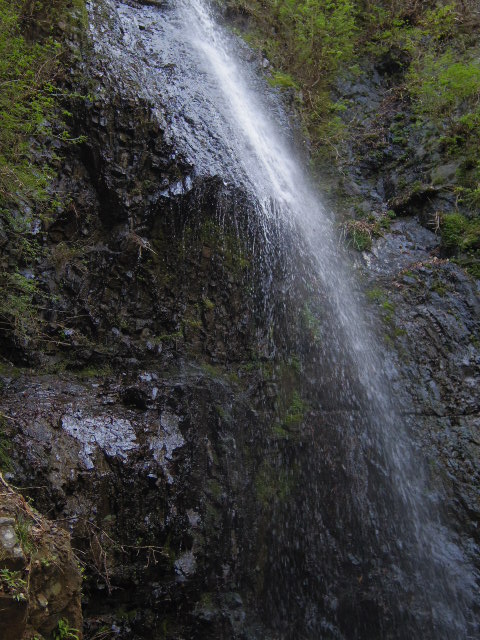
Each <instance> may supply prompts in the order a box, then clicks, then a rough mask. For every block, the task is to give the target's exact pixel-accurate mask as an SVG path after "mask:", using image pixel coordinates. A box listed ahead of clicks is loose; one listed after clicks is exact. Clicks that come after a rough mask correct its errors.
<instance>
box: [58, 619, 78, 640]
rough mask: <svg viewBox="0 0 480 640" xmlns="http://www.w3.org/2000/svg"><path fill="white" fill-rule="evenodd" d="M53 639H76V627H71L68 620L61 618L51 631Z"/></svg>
mask: <svg viewBox="0 0 480 640" xmlns="http://www.w3.org/2000/svg"><path fill="white" fill-rule="evenodd" d="M53 640H78V629H73V628H72V627H71V626H70V625H69V624H68V620H65V618H61V619H60V620H59V621H58V625H57V628H56V629H55V631H54V632H53Z"/></svg>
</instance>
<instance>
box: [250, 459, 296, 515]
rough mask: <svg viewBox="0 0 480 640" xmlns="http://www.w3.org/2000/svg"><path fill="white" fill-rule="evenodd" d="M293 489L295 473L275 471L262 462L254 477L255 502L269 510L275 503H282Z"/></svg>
mask: <svg viewBox="0 0 480 640" xmlns="http://www.w3.org/2000/svg"><path fill="white" fill-rule="evenodd" d="M294 488H295V472H294V470H292V471H288V470H286V469H284V468H282V469H277V468H276V467H274V466H273V465H272V464H271V463H270V462H268V461H264V462H263V463H262V464H261V465H260V468H259V470H258V472H257V474H256V476H255V492H256V496H257V500H258V501H259V502H260V504H261V505H262V506H263V507H264V508H265V509H268V508H271V507H272V506H273V505H274V504H275V503H276V502H284V501H285V500H287V499H288V498H289V496H290V495H291V494H292V492H293V490H294Z"/></svg>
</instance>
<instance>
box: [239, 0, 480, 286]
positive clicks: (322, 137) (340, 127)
mask: <svg viewBox="0 0 480 640" xmlns="http://www.w3.org/2000/svg"><path fill="white" fill-rule="evenodd" d="M227 3H228V5H229V6H230V8H233V9H234V10H236V11H238V12H240V13H242V14H243V15H247V16H248V17H249V20H248V25H249V28H248V33H247V34H246V38H247V39H248V40H249V41H250V42H251V43H252V44H253V45H254V46H257V47H258V48H260V49H261V50H262V51H263V52H264V54H265V55H266V56H267V57H268V58H269V60H270V62H271V63H272V65H273V66H272V72H271V78H270V83H271V84H272V85H274V86H278V87H280V88H288V89H289V90H293V91H295V94H296V98H297V104H298V106H299V110H300V112H301V114H302V117H303V123H304V126H305V132H306V134H307V135H308V137H309V139H310V143H311V149H312V156H313V159H314V162H316V161H319V160H320V161H321V162H323V160H324V159H325V158H327V159H328V161H329V163H330V164H331V160H332V159H333V160H334V161H336V162H337V163H338V164H339V165H342V164H348V162H349V160H348V149H347V147H348V144H347V143H351V142H352V140H354V139H357V138H361V139H362V140H364V142H365V144H368V145H369V149H370V154H369V155H370V158H371V161H372V162H376V163H377V165H378V166H379V167H382V165H383V164H384V162H385V156H384V155H382V152H383V149H385V146H386V140H388V142H389V143H391V144H392V145H393V146H394V147H395V148H396V149H401V150H403V154H404V155H403V158H404V162H408V160H409V152H410V156H411V152H412V151H413V149H411V148H410V149H409V145H410V144H412V143H411V140H413V139H414V138H415V136H416V135H417V134H418V132H424V134H423V137H424V138H425V140H426V142H425V147H426V150H427V152H428V153H430V154H431V155H433V154H437V158H438V157H440V158H441V160H438V163H439V164H441V163H442V162H445V163H447V162H450V163H453V164H457V165H458V170H457V172H456V175H455V176H454V178H453V180H452V183H451V184H449V185H447V186H448V188H449V189H450V190H451V191H453V192H454V194H455V195H456V202H457V205H456V207H457V211H456V212H455V216H457V217H456V218H451V217H449V216H450V214H449V215H448V216H447V215H445V216H442V215H441V214H442V212H439V213H440V215H441V218H442V221H443V222H442V224H441V225H440V228H439V230H440V232H441V236H442V244H443V246H444V247H445V248H446V250H448V252H449V253H450V255H453V256H457V258H458V261H459V262H460V263H462V264H464V265H466V266H467V268H469V270H470V272H471V273H473V274H474V275H475V273H476V272H477V271H480V267H479V266H478V262H479V260H480V257H479V253H478V245H479V240H480V235H479V226H478V224H477V222H476V221H477V220H478V218H479V216H480V160H479V159H478V153H477V150H478V148H479V146H480V62H479V54H480V46H479V44H478V37H477V30H478V25H479V15H478V4H477V3H476V2H474V0H429V1H428V2H413V1H411V2H410V1H406V2H400V1H391V0H380V2H375V3H374V2H372V1H371V0H264V1H263V2H260V0H227ZM244 23H245V21H244ZM358 62H361V63H362V64H363V65H365V64H366V65H367V67H366V68H367V69H368V68H371V66H370V67H369V65H371V64H373V65H374V66H375V67H376V68H377V69H383V71H382V73H384V74H386V75H387V76H389V77H390V78H391V84H392V88H393V89H394V91H393V92H392V93H391V94H390V97H389V99H390V102H392V100H395V101H396V105H397V107H396V108H397V109H398V111H397V113H396V114H392V115H391V120H390V121H389V122H388V124H387V128H386V129H382V126H383V127H384V126H385V125H384V124H383V125H381V126H380V125H379V126H378V128H376V127H373V129H371V130H369V131H364V130H362V129H361V126H362V125H361V124H358V123H357V122H356V121H355V118H353V120H352V118H351V115H350V114H349V113H348V110H347V109H348V99H347V100H346V99H344V98H342V97H341V94H342V92H341V90H339V86H341V82H340V81H341V80H342V78H345V77H348V78H349V79H350V80H352V79H353V82H355V78H356V77H360V76H361V75H362V73H363V71H362V69H361V68H360V66H359V65H358V64H355V63H358ZM367 73H369V72H368V70H367ZM416 132H417V133H416ZM422 144H423V140H422ZM399 157H400V158H401V157H402V156H401V155H400V154H399ZM323 164H325V163H323ZM437 180H438V184H439V185H440V186H442V177H441V176H440V177H438V178H437ZM435 185H436V186H437V182H435ZM399 186H401V185H399ZM423 186H424V191H425V195H426V196H427V195H428V193H427V192H430V191H432V185H428V184H427V185H423ZM405 188H406V190H408V185H405ZM407 195H409V198H411V197H417V195H418V198H421V197H422V193H418V194H415V193H414V192H411V193H409V194H406V195H405V196H404V200H405V201H406V204H408V202H407V201H408V200H409V198H407ZM458 216H461V217H458ZM367 223H368V221H367ZM454 223H455V225H454ZM453 226H456V229H453ZM377 232H378V227H375V226H374V225H369V224H366V223H365V221H364V220H360V221H356V220H355V221H353V222H351V223H348V225H347V227H346V234H345V235H346V238H347V240H348V241H349V242H350V244H351V246H353V247H354V248H355V249H358V250H360V251H365V250H368V249H369V248H370V245H371V242H372V237H373V236H375V235H378V233H377Z"/></svg>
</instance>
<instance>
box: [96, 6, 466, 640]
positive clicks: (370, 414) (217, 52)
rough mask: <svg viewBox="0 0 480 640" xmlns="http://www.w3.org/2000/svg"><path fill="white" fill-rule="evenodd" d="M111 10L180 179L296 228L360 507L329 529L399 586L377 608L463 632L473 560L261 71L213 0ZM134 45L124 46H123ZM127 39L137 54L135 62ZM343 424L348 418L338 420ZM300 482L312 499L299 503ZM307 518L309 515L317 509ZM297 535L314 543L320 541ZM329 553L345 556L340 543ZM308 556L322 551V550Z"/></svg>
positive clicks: (404, 634) (401, 633)
mask: <svg viewBox="0 0 480 640" xmlns="http://www.w3.org/2000/svg"><path fill="white" fill-rule="evenodd" d="M116 10H117V11H118V14H119V15H120V16H121V18H122V31H123V43H124V48H123V49H121V48H119V49H117V50H114V47H113V45H112V50H110V49H109V45H108V42H106V43H105V48H104V50H103V55H105V56H108V57H109V58H111V59H114V60H115V61H116V64H118V65H119V68H120V67H121V68H122V69H124V70H126V71H125V73H127V74H129V73H130V74H133V75H135V76H136V77H137V78H138V82H139V84H140V86H141V87H142V91H143V92H144V96H145V97H146V98H147V99H148V100H149V101H150V102H152V103H153V104H156V103H158V102H159V101H166V100H169V101H171V103H172V104H174V105H175V109H176V113H177V117H173V118H171V120H170V121H169V122H167V123H166V129H167V130H170V131H171V135H172V137H173V138H174V139H175V140H176V142H177V143H178V145H179V146H180V148H181V149H182V152H183V153H184V154H185V157H186V158H187V160H188V162H189V163H190V164H191V166H192V167H193V169H192V178H193V177H195V175H216V176H221V178H222V179H223V180H224V181H225V182H229V183H235V184H237V185H241V186H242V188H243V189H245V191H246V192H248V193H249V194H250V197H251V198H252V200H253V202H254V203H255V208H256V211H257V213H258V216H259V219H260V221H261V224H262V227H263V229H264V234H265V237H266V238H267V239H268V237H269V234H270V233H271V228H272V227H273V226H275V225H278V224H279V223H280V225H281V228H282V229H284V230H285V233H290V234H291V236H292V237H294V238H299V244H298V247H297V251H298V256H299V258H298V259H299V261H301V260H306V261H308V263H309V264H311V265H313V269H314V273H313V275H312V283H313V284H312V287H311V288H312V290H313V292H314V293H315V292H316V291H317V290H318V291H321V292H322V295H323V296H326V298H327V299H328V304H327V306H326V307H325V309H326V310H325V313H326V314H327V315H328V318H327V325H326V326H327V327H328V344H327V345H324V346H323V347H322V349H323V350H324V351H323V352H324V355H325V358H326V359H328V360H329V361H330V363H331V367H332V370H334V371H335V372H336V378H335V379H332V380H331V385H332V390H331V395H332V398H333V400H331V401H330V404H333V405H334V406H335V404H338V406H339V407H340V406H341V407H343V406H354V407H355V413H353V412H352V415H351V416H349V417H348V419H347V421H346V424H347V426H345V425H344V426H343V427H342V426H341V423H339V426H338V429H339V432H338V433H337V436H336V437H338V438H339V439H342V438H345V439H346V438H347V437H348V438H351V440H352V442H351V444H350V445H349V447H347V446H346V445H345V450H348V451H350V454H351V459H345V461H344V467H345V474H346V475H347V476H348V477H349V478H350V480H349V481H350V482H351V484H352V487H356V489H355V490H356V492H357V495H355V496H354V497H353V498H352V507H351V508H352V510H355V509H358V513H357V515H356V516H355V518H357V520H358V521H360V522H361V523H362V528H363V529H364V530H363V531H361V532H357V531H351V532H348V531H345V532H340V533H339V536H344V538H345V539H350V538H356V537H357V536H358V540H360V542H358V543H357V542H353V543H352V548H353V547H355V545H356V547H359V546H361V545H362V544H364V541H367V540H368V548H365V554H366V555H368V551H369V549H370V548H372V549H376V550H377V553H378V557H384V565H383V568H382V570H381V571H380V570H379V572H378V580H379V584H383V582H382V581H386V578H385V574H386V573H388V575H389V579H390V580H391V582H392V583H394V584H396V585H397V587H398V594H396V593H395V592H394V591H393V592H390V593H389V594H388V597H387V596H386V605H385V607H386V609H388V607H389V605H390V604H391V602H393V601H394V600H395V597H396V595H398V597H399V598H402V597H403V598H404V600H408V598H410V602H411V608H412V610H413V611H414V614H413V617H414V618H415V617H416V618H418V619H420V621H421V624H422V625H423V626H422V627H421V628H422V629H423V631H422V635H421V634H420V632H419V631H418V630H417V631H416V632H415V631H413V634H415V633H417V636H416V637H423V638H427V637H428V638H430V637H431V638H441V639H452V640H453V639H457V638H464V637H468V633H469V631H468V629H469V620H468V610H469V598H470V595H469V594H470V593H471V592H472V591H473V578H472V572H471V569H470V567H469V566H468V564H467V563H466V561H465V559H464V558H463V556H462V552H461V550H460V548H459V547H458V546H457V545H456V543H455V540H454V537H453V534H452V533H451V532H449V531H448V529H447V528H446V527H445V526H444V525H443V524H442V522H441V519H440V517H439V516H438V514H437V513H436V511H435V509H436V506H435V500H434V499H429V497H428V491H427V483H426V480H425V478H424V474H423V473H422V471H421V467H422V465H421V463H420V462H419V460H418V459H417V457H416V454H415V453H414V450H413V447H412V446H411V444H410V443H409V441H408V435H407V433H406V431H405V428H404V426H403V425H402V421H401V419H400V418H399V414H400V411H399V409H400V408H399V407H397V406H396V403H395V399H394V398H393V397H392V392H391V389H390V384H389V380H388V375H387V373H386V372H385V367H384V363H383V360H382V349H381V345H379V344H378V340H377V338H376V336H375V334H374V333H372V330H371V328H370V326H369V323H368V322H367V321H366V320H365V317H364V313H363V311H362V303H361V301H360V300H359V294H358V292H357V287H356V286H355V283H354V280H353V277H352V274H351V271H350V268H349V266H348V257H347V256H346V253H345V252H344V250H343V249H342V247H341V244H340V242H339V239H338V233H337V231H336V227H335V219H334V217H333V216H332V214H331V213H330V212H329V211H328V210H326V209H325V207H324V206H323V205H322V203H321V198H320V196H319V194H318V193H317V190H316V189H315V187H313V186H312V184H311V181H310V178H309V177H308V173H307V172H306V170H305V169H304V167H303V164H302V161H301V159H300V158H299V156H298V153H297V152H296V150H295V145H294V144H293V142H292V140H291V136H290V135H289V133H288V118H287V117H286V116H285V114H284V113H283V112H282V109H281V107H280V106H279V105H278V102H277V101H276V99H275V98H274V97H273V98H272V94H271V92H270V93H269V92H268V91H266V83H264V81H263V79H262V78H261V77H259V75H258V73H257V72H256V71H255V69H253V68H252V65H251V64H246V63H245V60H244V58H245V57H247V49H246V48H245V46H244V45H242V44H241V43H240V42H238V40H237V39H236V38H235V37H234V36H232V35H231V34H230V33H229V32H228V31H227V30H226V29H224V28H223V27H221V26H219V24H218V23H217V21H216V19H215V17H214V15H213V12H212V10H211V8H210V7H209V6H208V5H207V4H206V3H204V2H203V1H202V0H179V1H178V2H177V3H175V4H173V3H172V4H168V5H166V6H164V7H154V6H142V7H139V6H133V7H132V6H130V5H128V4H123V3H117V4H116ZM146 27H148V28H146ZM133 51H135V52H136V57H135V56H132V55H131V52H133ZM139 52H140V55H141V56H143V60H144V64H139V62H138V60H139V58H138V54H139ZM132 60H135V61H136V62H133V61H132ZM135 65H136V66H135ZM159 106H161V105H160V104H159ZM178 189H179V190H180V191H181V190H182V189H188V185H185V184H183V185H179V186H178ZM267 262H268V261H267ZM318 366H320V367H321V366H322V363H321V362H319V364H318ZM348 425H350V426H348ZM342 428H345V429H346V431H345V432H344V433H342V431H341V429H342ZM348 429H350V431H348ZM316 455H318V453H317V454H316ZM319 464H320V463H319V462H318V461H313V462H312V464H311V468H310V470H309V473H310V474H311V483H312V484H311V486H305V488H304V491H305V494H306V498H305V505H307V506H306V508H307V510H309V511H319V512H321V505H319V504H317V502H318V500H317V498H316V497H315V495H313V494H314V493H315V490H316V489H315V487H317V486H319V482H320V480H319V479H318V478H317V477H316V475H315V474H317V473H318V466H319ZM358 466H361V467H362V469H363V471H362V478H363V479H362V480H361V481H360V480H359V481H358V483H357V481H356V480H355V472H356V467H358ZM340 490H341V488H340V489H337V491H340ZM309 491H311V493H312V496H310V497H311V499H312V501H313V502H312V504H315V506H314V507H313V506H308V505H309V499H310V497H309V496H308V493H309ZM343 499H344V500H345V498H343ZM316 500H317V502H316ZM359 514H360V515H359ZM308 517H309V519H310V520H309V522H310V523H313V522H315V518H317V515H316V516H315V518H314V517H313V516H312V515H311V513H308ZM317 520H318V523H317V526H318V527H319V528H320V527H321V526H322V522H323V516H322V514H321V513H319V514H318V518H317ZM352 521H353V520H352ZM272 526H273V529H274V530H275V532H276V533H275V535H276V536H277V537H278V538H279V539H281V538H282V536H284V535H285V534H284V533H282V532H281V531H279V530H278V523H273V525H272ZM299 530H301V529H299ZM317 533H318V531H317V530H315V529H314V528H313V529H312V525H310V530H309V532H308V534H306V539H308V540H309V541H310V540H314V539H315V536H316V535H317ZM342 539H343V538H342ZM272 540H274V538H273V537H272ZM273 544H274V543H273ZM299 544H302V542H301V541H299ZM305 544H306V543H305ZM309 544H313V545H317V547H320V546H321V545H320V544H319V543H318V542H309ZM365 544H367V543H365ZM317 547H316V548H317ZM332 548H333V546H332ZM318 551H319V553H320V552H321V549H320V548H319V549H318ZM338 553H339V558H340V556H341V557H342V562H343V561H344V560H343V555H342V553H343V552H342V551H341V550H340V551H339V552H338ZM344 555H345V557H346V556H350V555H352V554H351V553H349V552H348V553H347V552H345V553H344ZM349 561H350V562H352V563H353V564H354V563H355V562H356V560H349ZM292 562H293V561H292ZM316 562H318V563H319V564H321V562H322V559H321V558H318V559H317V560H316ZM329 562H332V565H331V566H332V567H333V566H334V567H335V571H340V570H341V569H340V568H339V567H340V565H341V562H340V560H338V561H337V560H331V561H329ZM291 570H294V571H299V572H300V571H301V568H298V567H293V569H292V564H291V563H290V564H288V565H287V564H285V563H284V564H283V565H282V563H279V564H278V567H276V566H273V565H272V568H271V570H270V579H271V583H272V587H271V588H272V595H271V598H270V600H269V598H268V597H267V600H269V601H270V602H275V603H277V604H276V605H275V606H274V608H275V607H276V611H277V613H278V611H279V608H281V604H279V603H280V602H281V601H282V598H284V600H285V602H289V601H291V600H292V601H293V600H294V594H290V595H289V597H287V595H286V594H282V592H281V591H282V589H283V590H287V589H288V588H289V571H291ZM326 573H327V572H326ZM372 574H373V572H372ZM392 576H394V577H392ZM359 580H360V578H359ZM297 583H298V584H301V576H300V577H297V582H295V583H294V584H297ZM292 588H293V587H292ZM323 588H324V592H323V593H320V592H319V593H318V594H315V593H310V594H309V593H307V592H305V593H304V594H302V595H301V596H300V595H299V597H301V599H302V602H305V600H306V599H307V598H308V599H309V605H308V606H309V607H310V609H311V610H317V609H318V608H319V605H318V606H317V603H316V600H318V601H320V600H322V599H323V601H324V602H325V601H327V600H328V601H329V602H330V604H329V605H328V606H330V608H331V611H332V612H333V613H332V618H335V615H340V614H335V608H336V606H337V605H336V604H335V602H336V601H337V600H338V596H337V594H335V593H330V592H329V590H328V585H327V584H324V586H323ZM266 589H267V591H268V586H267V588H266ZM402 590H403V591H404V592H405V593H403V595H402V593H401V592H402ZM273 592H274V593H273ZM406 594H407V595H406ZM302 606H303V605H302ZM322 606H324V607H325V606H326V605H322ZM361 607H362V603H361V602H358V601H357V602H352V605H351V611H352V612H353V613H352V615H359V616H360V614H359V613H358V610H359V609H360V608H361ZM307 608H308V607H306V606H305V616H307V611H306V609H307ZM264 611H265V612H266V613H265V615H266V616H267V617H268V615H270V616H271V617H273V616H274V615H275V614H274V613H270V614H268V606H266V607H265V609H264ZM281 615H282V616H283V617H284V618H288V615H289V612H288V611H281ZM309 615H310V614H309ZM342 615H345V614H342ZM376 615H378V614H376ZM405 616H406V617H407V616H408V612H407V613H405ZM311 618H312V620H313V621H311V622H309V623H308V624H307V623H305V625H304V629H305V630H306V631H304V632H303V633H304V634H308V635H306V636H304V635H302V636H301V637H308V638H321V637H340V636H334V635H329V634H330V631H329V623H328V621H325V616H324V615H323V616H321V615H319V616H318V619H317V618H316V616H315V614H311ZM266 623H267V624H270V623H272V620H266ZM395 624H397V625H398V624H401V622H398V621H396V622H395ZM412 624H414V623H411V622H409V623H408V625H410V626H406V627H405V628H404V629H402V628H401V627H398V628H397V631H396V632H394V633H393V635H388V636H387V635H386V636H385V637H392V638H393V637H394V638H405V639H406V638H412V637H415V635H412V628H413V627H412V626H411V625H412ZM419 624H420V623H419ZM346 626H347V627H348V625H346ZM351 629H352V631H351V632H350V635H348V632H345V636H342V637H351V638H365V640H367V638H368V635H367V634H368V625H366V626H364V627H362V629H363V631H362V630H359V629H358V628H356V627H355V625H354V624H352V625H351ZM424 629H429V631H428V632H425V631H424ZM289 633H290V635H288V636H286V637H288V638H295V637H296V636H295V633H294V632H289ZM331 633H332V634H333V633H334V632H333V631H332V632H331ZM389 633H390V634H392V632H391V631H390V632H389ZM282 637H283V636H282ZM299 637H300V636H299Z"/></svg>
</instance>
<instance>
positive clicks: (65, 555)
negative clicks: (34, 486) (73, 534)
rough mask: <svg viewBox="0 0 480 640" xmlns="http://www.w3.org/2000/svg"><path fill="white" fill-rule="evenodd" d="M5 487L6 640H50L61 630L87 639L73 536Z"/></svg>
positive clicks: (2, 588) (1, 594) (1, 592)
mask: <svg viewBox="0 0 480 640" xmlns="http://www.w3.org/2000/svg"><path fill="white" fill-rule="evenodd" d="M0 483H1V496H0V557H1V560H0V565H1V568H0V608H1V614H2V615H1V618H0V633H1V636H2V638H4V639H5V640H30V638H39V639H40V638H49V637H51V634H52V633H53V632H55V631H58V630H59V629H61V628H62V627H63V628H64V629H69V630H70V632H71V633H72V634H76V637H78V638H79V639H80V638H82V637H83V635H82V631H81V628H82V613H81V605H80V595H81V583H82V578H81V575H80V570H79V566H78V562H77V560H76V559H75V557H74V555H73V553H72V548H71V546H70V536H69V535H68V534H67V533H66V532H65V531H64V530H62V529H61V528H59V527H58V526H56V525H53V524H51V523H49V522H48V521H47V520H46V519H45V518H44V517H43V516H40V515H39V514H38V513H36V512H34V511H33V510H32V508H31V507H30V506H29V505H28V504H27V503H26V502H25V500H24V499H23V498H22V497H21V496H19V495H18V494H17V493H15V492H14V491H13V489H12V488H11V487H10V486H9V485H8V484H7V483H6V482H5V481H4V480H3V477H1V476H0Z"/></svg>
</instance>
